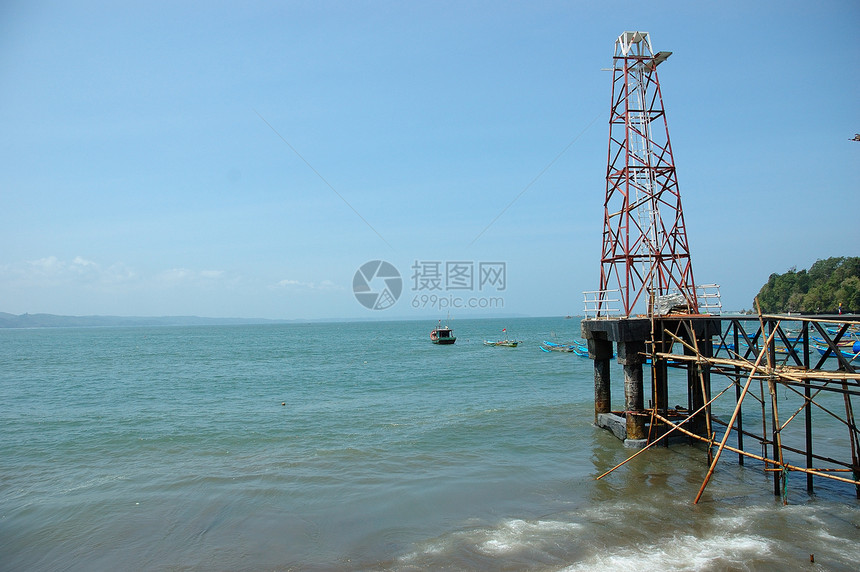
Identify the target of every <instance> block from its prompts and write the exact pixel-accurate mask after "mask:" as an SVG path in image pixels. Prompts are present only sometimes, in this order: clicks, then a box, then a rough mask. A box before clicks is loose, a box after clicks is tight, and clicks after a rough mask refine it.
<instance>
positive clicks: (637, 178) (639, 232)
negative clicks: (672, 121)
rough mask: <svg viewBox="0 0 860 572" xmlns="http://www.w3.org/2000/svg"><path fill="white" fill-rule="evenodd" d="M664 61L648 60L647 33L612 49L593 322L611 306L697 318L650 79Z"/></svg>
mask: <svg viewBox="0 0 860 572" xmlns="http://www.w3.org/2000/svg"><path fill="white" fill-rule="evenodd" d="M670 54H671V52H658V53H656V54H655V53H653V51H652V49H651V40H650V38H649V36H648V33H647V32H624V33H623V34H621V36H619V37H618V40H617V41H616V42H615V56H614V59H613V61H614V65H613V68H612V70H611V71H612V74H613V80H612V109H611V113H610V118H609V129H610V132H609V154H608V161H607V168H606V201H605V203H604V224H603V247H602V255H601V269H600V290H599V291H598V292H597V293H596V299H595V301H594V303H595V306H596V308H595V310H596V314H597V316H607V315H609V314H610V308H609V304H610V303H611V304H613V305H615V306H616V307H615V308H613V309H612V310H616V311H620V313H621V314H622V315H624V316H631V315H634V313H640V314H644V313H647V315H651V314H652V310H653V305H654V303H655V300H658V299H659V298H661V297H667V298H668V299H669V300H671V301H672V306H674V307H676V308H677V307H680V309H681V310H682V311H683V313H689V314H696V313H698V312H699V307H698V300H697V295H696V286H695V282H694V280H693V270H692V266H691V263H690V252H689V246H688V243H687V231H686V227H685V226H684V213H683V210H682V208H681V195H680V192H679V190H678V181H677V177H676V174H675V163H674V159H673V157H672V146H671V144H670V142H669V130H668V124H667V122H666V112H665V110H664V108H663V98H662V95H661V91H660V82H659V81H658V78H657V66H658V65H659V64H660V63H662V62H663V61H665V60H666V58H667V57H669V55H670ZM618 306H620V307H618ZM643 306H644V309H646V310H647V312H643V311H642V309H643ZM637 310H638V311H637Z"/></svg>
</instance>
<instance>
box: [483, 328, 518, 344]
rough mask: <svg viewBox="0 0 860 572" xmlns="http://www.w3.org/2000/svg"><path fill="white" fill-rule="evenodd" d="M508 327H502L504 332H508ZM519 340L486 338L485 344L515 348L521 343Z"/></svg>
mask: <svg viewBox="0 0 860 572" xmlns="http://www.w3.org/2000/svg"><path fill="white" fill-rule="evenodd" d="M507 331H508V329H507V328H502V333H503V334H504V333H505V332H507ZM519 343H520V342H519V341H518V340H509V339H508V338H505V339H504V340H484V345H485V346H497V347H505V348H515V347H517V346H518V345H519Z"/></svg>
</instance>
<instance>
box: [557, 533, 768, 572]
mask: <svg viewBox="0 0 860 572" xmlns="http://www.w3.org/2000/svg"><path fill="white" fill-rule="evenodd" d="M770 552H771V546H770V542H768V541H767V540H766V539H763V538H760V537H757V536H741V535H728V536H722V537H712V538H698V537H695V536H692V535H680V536H673V537H670V538H663V539H656V540H655V541H654V542H653V543H650V544H638V545H636V546H633V547H625V548H624V549H623V551H617V552H612V551H611V550H610V551H608V552H606V553H599V554H598V553H595V554H593V555H591V556H590V557H588V558H586V559H585V560H583V561H581V562H577V563H576V564H574V565H572V566H569V567H567V568H565V571H566V572H576V571H579V570H595V569H619V570H630V569H634V568H636V569H642V570H658V569H659V570H679V571H681V570H707V569H726V568H740V569H743V568H744V562H745V561H747V560H749V559H750V558H767V556H768V555H769V554H770Z"/></svg>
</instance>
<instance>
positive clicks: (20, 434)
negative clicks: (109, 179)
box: [0, 317, 860, 571]
mask: <svg viewBox="0 0 860 572" xmlns="http://www.w3.org/2000/svg"><path fill="white" fill-rule="evenodd" d="M435 323H436V322H435V320H433V321H429V322H428V321H390V322H379V321H374V322H346V323H288V324H266V325H225V326H213V325H207V326H193V327H190V326H189V327H185V326H162V327H133V328H121V327H108V328H53V329H52V328H42V329H6V330H0V428H2V430H0V570H3V571H18V570H39V571H53V570H63V571H77V570H86V571H93V570H96V571H97V570H111V571H113V570H182V571H187V570H404V571H405V570H409V571H413V570H570V571H576V570H632V569H638V570H657V569H660V570H768V571H770V570H774V569H778V570H845V571H856V570H857V569H858V563H860V542H858V541H860V501H858V500H857V498H856V491H855V489H854V487H853V486H851V485H849V484H844V483H838V482H835V481H825V480H824V479H820V480H817V481H816V487H815V491H814V493H812V494H810V493H808V492H807V491H806V478H805V476H803V475H801V474H799V473H790V474H789V477H788V482H787V486H786V490H785V491H783V493H782V494H780V495H776V496H775V495H774V487H773V484H772V483H773V479H772V473H769V472H766V471H764V470H763V467H762V465H760V464H757V463H755V462H752V461H747V462H746V463H745V465H744V466H740V465H739V463H738V458H737V455H730V454H728V453H726V454H724V455H723V456H722V457H721V459H720V462H719V464H718V466H717V470H716V471H715V473H714V476H713V477H712V479H711V481H710V483H709V484H708V486H707V488H706V489H705V494H704V495H703V497H702V500H701V501H700V502H699V503H698V504H694V503H693V500H694V499H695V496H696V493H697V492H698V490H699V488H700V486H701V484H702V482H703V480H704V478H705V475H706V472H707V469H708V458H707V449H706V447H704V446H702V445H698V444H690V443H688V442H685V441H683V440H681V441H680V442H677V443H674V444H672V445H671V446H668V447H662V446H657V447H653V448H651V449H649V450H648V451H646V452H645V453H643V454H641V455H639V456H637V457H636V458H635V459H633V460H631V461H630V462H628V463H627V464H625V465H623V466H621V467H619V468H618V469H616V470H615V471H613V472H612V473H610V474H609V475H607V476H605V477H603V478H602V479H599V480H598V479H597V477H598V476H600V475H601V474H602V473H604V472H605V471H607V470H609V469H611V468H612V467H614V466H615V465H617V464H619V463H621V462H622V461H624V460H625V459H627V458H628V457H629V456H630V455H632V454H633V453H634V452H635V451H633V450H631V449H626V448H625V447H624V446H623V443H622V442H621V441H619V440H618V439H616V438H615V437H614V436H613V435H612V434H611V433H609V432H607V431H605V430H603V429H599V428H596V427H595V426H594V424H593V421H594V404H593V397H594V389H593V387H594V386H593V366H592V362H591V361H590V360H588V359H587V358H581V357H578V356H576V355H574V354H566V353H547V352H544V351H541V350H540V347H539V344H540V342H541V341H542V340H548V341H555V342H566V343H569V342H571V341H574V340H577V339H579V337H580V330H579V320H578V319H564V318H562V317H558V318H516V319H455V320H452V321H451V322H450V325H451V327H452V328H453V329H454V333H455V335H456V336H457V342H456V344H454V345H451V346H437V345H433V344H432V343H430V339H429V333H430V329H431V328H432V327H433V326H434V325H435ZM503 328H504V329H505V332H502V329H503ZM501 337H509V338H515V339H518V340H522V343H521V344H520V345H519V347H516V348H506V347H488V346H485V345H484V344H483V341H484V340H485V339H499V338H501ZM612 375H613V376H614V378H613V388H612V391H613V396H612V399H613V406H614V407H616V408H621V406H622V404H623V391H622V386H621V381H620V380H621V377H620V373H618V374H616V372H613V373H612ZM646 375H647V374H646ZM720 383H722V382H720ZM716 385H718V384H717V383H716V382H715V386H716ZM715 392H716V390H715ZM684 398H685V396H684ZM732 399H733V398H732ZM840 399H841V397H840ZM732 407H733V401H731V399H730V400H729V404H728V405H726V406H724V410H727V411H729V412H731V410H732ZM825 417H826V415H825ZM749 423H753V421H750V422H749ZM837 425H838V424H837ZM819 430H820V431H826V430H829V429H826V428H825V429H819V427H818V426H816V431H819ZM846 439H847V433H846V435H845V436H842V435H841V434H839V435H838V436H835V437H834V439H833V442H834V447H836V446H837V445H840V443H841V444H844V442H845V440H846ZM816 452H820V451H816ZM821 452H822V453H824V454H826V453H827V451H826V450H825V451H821Z"/></svg>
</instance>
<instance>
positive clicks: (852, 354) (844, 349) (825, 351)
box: [814, 341, 860, 361]
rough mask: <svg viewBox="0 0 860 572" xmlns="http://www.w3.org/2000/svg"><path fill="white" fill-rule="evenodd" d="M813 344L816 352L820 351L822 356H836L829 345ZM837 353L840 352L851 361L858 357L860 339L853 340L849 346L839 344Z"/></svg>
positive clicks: (859, 356) (859, 354)
mask: <svg viewBox="0 0 860 572" xmlns="http://www.w3.org/2000/svg"><path fill="white" fill-rule="evenodd" d="M814 345H815V349H817V350H818V353H820V354H821V355H822V356H823V355H827V356H829V357H836V354H834V353H833V350H831V349H830V348H829V347H827V346H822V345H819V344H814ZM839 353H840V354H842V357H846V358H848V359H849V360H851V361H854V360H855V359H858V358H860V341H856V342H854V343H853V344H852V345H851V346H840V347H839Z"/></svg>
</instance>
